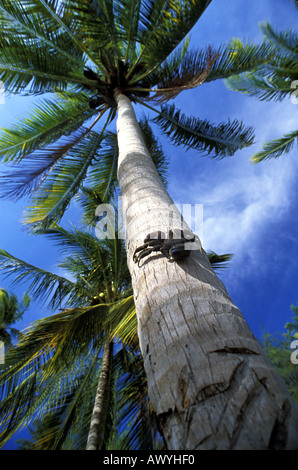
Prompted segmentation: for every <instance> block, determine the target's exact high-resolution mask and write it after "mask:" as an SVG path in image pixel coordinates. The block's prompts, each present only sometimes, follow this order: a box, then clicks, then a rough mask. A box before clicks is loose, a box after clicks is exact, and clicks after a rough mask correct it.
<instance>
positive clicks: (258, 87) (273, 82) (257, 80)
mask: <svg viewBox="0 0 298 470" xmlns="http://www.w3.org/2000/svg"><path fill="white" fill-rule="evenodd" d="M268 72H269V73H270V72H271V71H268ZM291 83H292V80H291V78H290V77H286V79H284V78H280V77H270V76H267V77H266V76H261V75H260V74H258V72H256V73H248V74H243V75H235V76H234V77H230V78H229V79H228V80H226V85H227V87H228V88H230V89H231V90H234V91H239V92H241V93H244V94H246V95H249V96H252V97H255V98H258V99H259V100H260V101H271V100H274V101H281V100H283V99H284V98H285V97H286V96H288V95H290V94H291V93H293V88H291Z"/></svg>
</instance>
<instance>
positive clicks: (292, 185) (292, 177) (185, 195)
mask: <svg viewBox="0 0 298 470" xmlns="http://www.w3.org/2000/svg"><path fill="white" fill-rule="evenodd" d="M292 109H293V108H292ZM270 121H271V122H270ZM290 127H293V114H291V113H289V114H288V113H285V115H284V116H283V120H282V121H281V122H280V123H279V124H276V118H275V117H274V116H272V117H271V119H270V120H267V121H266V122H264V123H263V124H261V123H260V126H258V135H259V136H261V135H263V137H264V138H265V139H266V138H272V135H273V133H275V137H277V135H276V134H277V130H278V129H279V133H278V136H280V135H282V134H283V133H284V132H287V130H288V129H289V128H290ZM277 128H278V129H277ZM263 142H264V141H263ZM254 147H255V148H254V149H253V152H254V151H256V150H258V149H259V148H260V144H259V143H258V144H257V145H255V146H254ZM245 153H246V155H245ZM296 153H297V152H296V149H295V150H293V152H291V153H290V154H288V155H284V156H282V157H280V158H279V159H276V160H268V161H267V162H264V163H262V164H257V165H251V164H249V163H248V159H249V156H250V155H251V152H249V153H247V152H244V155H243V156H242V155H241V156H240V158H239V159H237V158H236V159H235V160H234V161H233V164H231V163H228V162H227V163H226V164H225V163H223V164H220V165H219V166H217V167H215V166H213V167H212V165H216V163H214V162H210V166H209V164H208V168H209V170H210V174H209V176H208V168H206V169H205V170H204V172H203V176H202V178H200V177H198V174H199V170H198V174H197V176H196V178H195V177H191V178H190V181H188V183H187V184H184V185H181V182H180V185H179V184H178V179H176V178H175V177H174V178H173V179H172V180H171V185H170V188H169V189H170V192H171V195H172V197H173V198H174V200H175V202H180V203H188V204H189V203H191V204H193V205H194V204H198V203H201V204H203V207H204V219H203V220H204V223H203V245H204V248H205V249H212V250H214V251H216V252H217V253H234V259H233V263H232V266H231V271H230V270H229V271H230V275H233V267H234V268H235V269H237V272H238V273H239V264H241V266H242V267H241V270H240V272H242V273H243V275H245V274H249V272H250V273H251V272H252V270H253V271H255V270H256V267H257V266H259V265H260V262H259V261H260V255H261V252H262V249H263V247H264V244H265V245H266V243H268V241H269V242H270V243H272V241H273V240H274V238H275V234H276V231H277V230H278V231H279V232H281V231H282V226H283V221H285V220H286V217H288V216H289V214H290V211H291V210H293V204H294V201H295V198H296V180H297V173H298V162H297V158H296V155H294V154H296ZM212 168H214V171H212ZM198 199H199V200H198ZM258 269H259V272H260V270H261V271H262V266H261V268H260V267H259V268H258ZM264 269H265V267H264ZM260 274H261V273H260Z"/></svg>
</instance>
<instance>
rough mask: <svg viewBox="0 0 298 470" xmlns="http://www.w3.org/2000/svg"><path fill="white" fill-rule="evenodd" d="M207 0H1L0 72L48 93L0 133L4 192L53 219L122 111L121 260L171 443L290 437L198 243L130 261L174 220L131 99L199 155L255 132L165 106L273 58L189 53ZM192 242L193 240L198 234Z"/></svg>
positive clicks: (258, 360) (248, 337) (256, 353)
mask: <svg viewBox="0 0 298 470" xmlns="http://www.w3.org/2000/svg"><path fill="white" fill-rule="evenodd" d="M210 3H211V0H196V1H189V0H179V1H178V0H171V1H168V0H157V1H156V0H154V1H153V0H116V1H113V2H110V1H109V0H96V1H91V2H90V1H89V0H80V1H78V0H22V1H21V0H13V1H12V0H6V1H5V2H2V3H1V5H0V21H1V27H2V31H1V32H0V46H1V50H0V79H1V80H2V81H3V83H4V85H5V88H6V90H7V92H9V91H12V92H13V93H20V92H21V93H22V92H23V93H28V94H33V95H38V94H43V93H49V95H48V96H47V97H46V98H45V99H44V100H43V101H42V102H41V103H40V104H39V105H38V106H37V108H36V109H35V111H33V113H31V115H30V116H29V117H28V118H27V119H25V120H23V121H21V122H19V123H18V124H17V125H16V126H15V127H13V128H12V129H9V130H4V131H3V132H2V135H1V139H0V154H2V155H3V156H4V160H5V161H7V162H11V163H13V164H17V165H18V168H17V170H16V171H12V172H8V174H7V178H6V181H7V182H8V188H7V186H6V189H8V192H7V193H6V194H8V195H10V196H13V197H14V196H17V197H18V196H22V195H27V194H33V198H32V205H31V207H30V208H29V211H28V213H27V222H30V223H32V224H33V228H34V226H35V227H36V226H38V227H39V228H40V227H42V228H43V229H45V228H48V227H49V226H51V224H53V223H55V222H58V221H59V220H60V218H61V217H62V215H63V213H64V211H65V210H66V208H67V207H68V205H69V203H70V201H71V199H72V198H73V196H74V195H75V194H78V192H79V190H80V188H81V185H82V183H83V182H84V181H86V180H88V179H89V180H90V179H93V180H95V181H96V180H97V181H99V180H100V174H101V169H102V166H101V163H102V162H101V155H102V154H103V155H105V153H106V147H107V146H108V144H107V141H106V138H107V136H109V134H108V132H107V129H108V126H109V125H110V123H111V121H112V119H113V118H114V117H115V116H116V114H117V145H118V152H117V153H115V154H114V160H113V163H114V164H115V162H116V161H117V175H118V181H119V187H120V191H121V196H122V207H123V215H124V223H125V228H126V250H127V261H128V267H129V270H130V273H131V280H132V286H133V292H134V301H135V306H136V312H137V317H138V334H139V338H140V347H141V351H142V355H143V358H144V367H145V370H146V376H147V380H148V393H149V396H150V400H151V403H152V406H153V408H154V410H155V412H156V414H157V416H158V421H159V427H160V429H161V430H162V433H163V437H164V439H165V441H166V445H167V447H168V448H169V449H173V448H175V449H205V448H207V449H216V448H228V449H231V448H233V449H234V448H266V449H267V448H268V447H270V448H276V446H278V445H281V446H282V447H285V448H287V447H289V446H290V447H291V446H293V444H292V441H293V439H292V435H291V430H292V429H296V428H297V427H298V412H297V410H295V408H294V407H292V405H288V403H291V402H290V399H289V397H288V395H287V393H286V392H284V390H283V389H282V388H281V387H279V385H278V382H279V379H278V377H276V375H275V374H274V371H273V369H272V368H271V367H270V366H269V365H268V364H267V362H266V361H265V358H264V357H263V355H262V351H261V349H260V348H259V346H258V345H257V342H256V341H255V338H254V337H253V335H252V333H251V331H250V329H249V327H248V325H247V324H246V322H245V321H244V319H243V317H242V315H241V313H240V311H239V310H238V309H237V308H236V307H235V305H234V304H233V302H232V301H231V299H230V298H229V296H228V294H227V292H226V289H225V288H224V286H223V284H222V282H221V281H220V280H219V279H218V278H217V276H216V275H215V273H214V271H213V270H212V268H211V265H210V262H209V260H208V257H207V255H206V253H205V252H204V250H199V249H197V250H192V253H191V256H190V257H188V258H187V259H186V260H184V261H182V262H173V260H172V262H168V260H167V259H166V257H165V256H162V254H161V253H156V252H155V253H154V252H153V254H152V255H151V256H150V257H148V258H147V259H146V260H145V262H144V263H142V265H141V266H139V265H138V264H137V263H135V260H134V252H135V250H136V248H138V247H140V246H141V245H142V244H143V243H144V240H145V238H146V237H147V235H148V236H149V238H150V237H151V234H152V233H153V232H156V231H157V232H161V233H165V234H166V240H167V241H168V240H169V239H170V236H171V233H172V232H170V229H171V227H172V226H173V224H176V225H178V228H180V224H181V214H180V212H179V211H178V210H177V209H176V208H175V207H174V205H173V201H172V199H171V198H170V196H169V194H168V193H167V191H166V189H165V187H164V185H163V183H162V181H161V179H160V178H159V175H158V172H157V171H156V167H155V165H154V163H153V162H152V159H151V156H150V153H149V151H148V149H147V148H146V144H145V142H144V139H143V134H142V132H141V130H140V126H139V124H138V120H137V119H136V116H135V113H134V109H133V106H134V104H137V105H139V104H140V105H142V106H145V107H146V109H148V108H149V109H150V110H151V111H152V112H154V113H155V115H156V117H155V119H154V121H155V123H156V124H157V125H159V126H160V128H161V129H162V131H163V133H164V134H165V135H167V136H168V137H169V138H170V140H171V141H172V142H173V143H174V144H175V145H182V146H183V147H184V148H185V149H190V148H192V149H195V150H198V151H199V152H201V154H203V155H205V154H209V155H211V156H213V157H223V156H226V155H233V154H234V153H235V152H236V151H237V150H238V149H241V148H243V147H246V146H248V145H251V143H252V141H253V132H252V129H251V128H245V127H244V125H243V124H242V123H241V122H238V121H236V120H235V121H232V122H231V121H228V122H227V123H221V124H213V123H211V122H208V121H207V120H203V119H200V118H197V117H189V116H186V115H185V114H184V113H183V112H182V111H181V110H179V109H177V108H176V107H175V106H174V105H173V104H172V105H169V104H168V101H169V100H171V99H174V98H176V97H177V96H178V95H179V94H180V93H181V92H182V91H184V90H191V89H193V88H194V87H196V86H199V85H201V84H203V83H204V82H211V81H213V80H216V79H223V78H227V77H229V76H231V75H234V74H237V73H241V72H245V71H249V70H252V69H254V68H256V67H257V66H259V65H260V64H262V63H264V62H266V61H268V60H269V58H270V57H271V54H272V47H271V45H267V44H262V45H261V46H251V45H249V44H247V45H243V44H241V45H239V44H238V43H237V44H236V45H235V46H234V47H231V46H228V47H219V48H217V49H214V48H212V47H207V48H205V49H202V50H196V51H190V50H189V38H188V34H189V32H190V31H191V29H192V28H193V26H194V25H195V24H196V22H197V21H198V20H199V18H200V17H201V15H202V14H203V13H204V11H205V10H206V8H207V7H208V6H209V5H210ZM211 27H212V26H211ZM210 34H211V37H212V32H211V33H210ZM98 123H102V124H101V127H100V130H99V131H97V124H98ZM83 125H84V126H83ZM102 151H103V152H102ZM114 168H115V166H114ZM87 186H88V184H87ZM3 187H4V186H3ZM184 227H185V226H184ZM174 228H176V227H175V226H174ZM178 240H180V237H179V238H178ZM153 243H156V240H155V241H153ZM191 246H195V247H196V248H199V247H200V243H199V240H197V243H196V244H195V245H191ZM183 247H184V244H183V243H182V244H181V243H180V244H179V245H178V246H177V251H178V255H179V254H186V253H185V251H187V252H188V250H184V249H183ZM178 248H179V250H178ZM174 249H175V247H173V250H174ZM177 251H176V253H177ZM149 252H150V249H149ZM172 252H173V251H172ZM147 254H148V252H147ZM188 254H189V253H188ZM264 384H266V386H264ZM239 388H240V391H239ZM272 390H275V392H274V397H275V398H273V394H272ZM249 405H250V406H249ZM260 407H262V409H263V410H264V415H262V417H260V412H259V409H260ZM285 409H287V410H288V409H289V411H288V416H287V417H286V418H287V419H285V416H284V410H285ZM212 410H217V411H216V413H213V412H212ZM264 416H265V418H264ZM281 422H282V423H283V424H282V426H277V423H281ZM286 423H289V424H286ZM285 427H286V432H285ZM288 431H289V436H287V437H286V438H285V437H284V436H285V435H286V434H287V432H288ZM280 443H281V444H280ZM295 445H296V443H295Z"/></svg>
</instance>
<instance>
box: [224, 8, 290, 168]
mask: <svg viewBox="0 0 298 470" xmlns="http://www.w3.org/2000/svg"><path fill="white" fill-rule="evenodd" d="M296 8H297V9H298V6H296ZM261 29H262V31H263V33H264V35H265V39H266V41H268V43H269V44H270V45H272V46H273V47H274V48H275V54H274V56H273V57H272V59H271V60H270V62H268V63H267V64H265V65H263V66H261V67H259V68H257V69H256V70H255V71H253V72H248V73H245V74H241V75H237V76H235V77H230V78H228V79H227V80H226V83H227V86H228V87H229V88H230V89H232V90H235V91H239V92H242V93H245V94H246V95H249V96H252V97H256V98H258V99H259V100H261V101H281V100H284V99H291V98H292V99H294V100H295V102H296V103H297V89H298V34H297V33H296V32H294V31H291V30H288V31H284V32H277V31H275V30H274V28H273V27H272V25H270V24H269V23H265V24H263V25H261ZM295 143H296V144H297V143H298V129H297V130H293V131H292V132H290V133H289V134H286V135H285V136H283V137H280V138H277V139H274V140H272V141H269V142H266V143H265V144H264V145H263V148H262V150H260V151H258V152H256V153H255V154H254V155H253V156H252V157H251V160H252V161H253V163H258V162H262V161H264V160H267V159H269V158H277V157H280V156H281V155H283V154H285V153H287V152H289V151H290V150H291V149H292V148H293V147H294V145H295Z"/></svg>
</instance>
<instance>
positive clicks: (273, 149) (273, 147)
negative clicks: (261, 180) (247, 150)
mask: <svg viewBox="0 0 298 470" xmlns="http://www.w3.org/2000/svg"><path fill="white" fill-rule="evenodd" d="M295 140H296V144H297V143H298V130H297V131H293V132H291V133H290V134H286V135H285V136H283V137H281V138H279V139H274V140H272V141H270V142H267V143H265V144H264V145H263V148H262V150H260V151H259V152H256V153H255V154H254V155H253V156H252V157H251V160H252V162H253V163H259V162H261V161H263V160H267V159H269V158H278V157H280V156H281V155H282V154H284V153H288V152H290V150H292V148H293V146H294V144H295Z"/></svg>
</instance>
